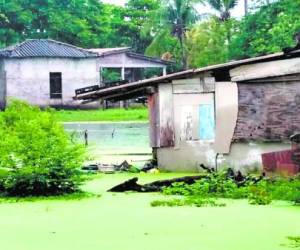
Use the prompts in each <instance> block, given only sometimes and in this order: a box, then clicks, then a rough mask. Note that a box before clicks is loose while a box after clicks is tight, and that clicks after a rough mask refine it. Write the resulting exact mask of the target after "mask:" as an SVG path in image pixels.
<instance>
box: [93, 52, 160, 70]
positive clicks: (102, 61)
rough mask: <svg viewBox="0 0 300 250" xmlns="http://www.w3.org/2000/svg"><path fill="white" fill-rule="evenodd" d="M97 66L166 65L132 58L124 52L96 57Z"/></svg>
mask: <svg viewBox="0 0 300 250" xmlns="http://www.w3.org/2000/svg"><path fill="white" fill-rule="evenodd" d="M98 67H99V68H100V67H104V68H105V67H106V68H122V67H126V68H164V67H166V65H164V64H161V63H156V62H150V61H147V60H143V59H138V58H133V57H129V56H127V55H126V53H120V54H112V55H106V56H103V57H99V58H98Z"/></svg>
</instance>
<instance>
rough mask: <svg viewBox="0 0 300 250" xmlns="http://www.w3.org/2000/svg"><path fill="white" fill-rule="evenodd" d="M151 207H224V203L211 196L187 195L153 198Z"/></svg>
mask: <svg viewBox="0 0 300 250" xmlns="http://www.w3.org/2000/svg"><path fill="white" fill-rule="evenodd" d="M151 206H152V207H158V206H163V207H182V206H195V207H225V206H226V204H225V203H221V202H217V201H216V200H215V199H213V198H204V197H188V198H182V199H171V200H155V201H152V202H151Z"/></svg>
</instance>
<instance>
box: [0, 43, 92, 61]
mask: <svg viewBox="0 0 300 250" xmlns="http://www.w3.org/2000/svg"><path fill="white" fill-rule="evenodd" d="M0 57H7V58H30V57H62V58H89V57H97V54H96V53H93V52H91V51H88V50H86V49H83V48H79V47H76V46H73V45H70V44H67V43H62V42H58V41H55V40H50V39H29V40H26V41H24V42H22V43H20V44H17V45H15V46H12V47H8V48H5V49H2V50H0Z"/></svg>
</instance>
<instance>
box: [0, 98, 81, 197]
mask: <svg viewBox="0 0 300 250" xmlns="http://www.w3.org/2000/svg"><path fill="white" fill-rule="evenodd" d="M0 136H1V141H0V193H1V194H2V195H12V196H28V195H35V196H36V195H57V194H64V193H73V192H75V191H77V190H78V185H79V184H80V176H79V172H78V170H77V169H78V168H79V167H80V166H81V165H82V162H83V153H84V151H83V148H82V147H81V146H80V145H75V144H72V143H71V142H70V138H69V136H68V135H67V134H66V132H65V131H64V129H63V127H62V126H61V125H60V124H59V123H58V122H57V121H56V119H55V117H54V115H53V113H52V111H50V110H49V111H45V112H42V111H41V110H40V109H39V108H37V107H33V106H30V105H28V104H26V103H23V102H20V101H13V102H11V103H10V105H9V106H8V107H7V109H6V110H5V112H1V113H0Z"/></svg>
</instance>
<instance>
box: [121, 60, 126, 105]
mask: <svg viewBox="0 0 300 250" xmlns="http://www.w3.org/2000/svg"><path fill="white" fill-rule="evenodd" d="M121 78H122V81H124V80H125V67H124V66H123V67H122V68H121ZM126 106H127V105H126V101H120V108H127V107H126Z"/></svg>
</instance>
